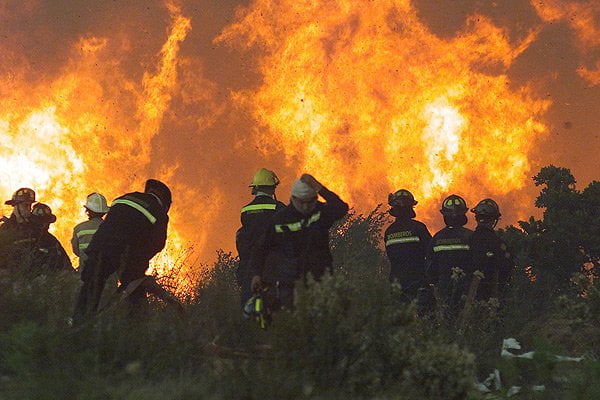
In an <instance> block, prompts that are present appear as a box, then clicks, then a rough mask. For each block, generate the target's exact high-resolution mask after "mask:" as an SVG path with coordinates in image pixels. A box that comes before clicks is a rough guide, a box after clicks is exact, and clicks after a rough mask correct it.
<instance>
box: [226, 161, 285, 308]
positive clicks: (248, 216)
mask: <svg viewBox="0 0 600 400" xmlns="http://www.w3.org/2000/svg"><path fill="white" fill-rule="evenodd" d="M279 182H280V181H279V178H278V177H277V175H275V173H274V172H273V171H269V170H268V169H266V168H261V169H259V170H258V171H256V173H255V174H254V178H253V179H252V183H251V184H250V186H249V187H251V188H252V191H251V193H252V195H254V200H252V201H251V202H250V203H248V204H246V205H245V206H244V207H242V211H241V216H240V219H241V221H242V227H241V228H240V229H238V231H237V233H236V235H235V245H236V247H237V251H238V254H239V257H240V263H239V265H238V270H237V271H236V275H237V280H238V284H239V285H240V288H241V291H242V296H241V303H242V306H243V305H245V304H246V302H247V301H248V299H250V297H251V296H252V290H251V287H250V283H251V280H252V272H251V271H250V257H251V256H252V250H253V248H254V247H255V245H256V242H257V238H258V237H259V236H260V234H261V233H262V232H263V231H264V230H265V229H266V226H267V224H268V223H269V220H270V218H271V216H272V215H273V214H274V213H275V211H276V210H278V209H281V208H283V207H285V204H283V203H282V202H280V201H278V200H277V197H276V196H275V189H277V185H279Z"/></svg>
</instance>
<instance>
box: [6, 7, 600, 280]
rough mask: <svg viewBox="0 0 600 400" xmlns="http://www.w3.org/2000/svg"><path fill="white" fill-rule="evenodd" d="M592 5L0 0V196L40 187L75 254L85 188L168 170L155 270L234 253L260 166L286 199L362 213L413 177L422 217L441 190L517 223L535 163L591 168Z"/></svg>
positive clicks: (599, 55)
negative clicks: (313, 183)
mask: <svg viewBox="0 0 600 400" xmlns="http://www.w3.org/2000/svg"><path fill="white" fill-rule="evenodd" d="M599 15H600V5H599V4H598V2H596V1H593V0H589V1H577V2H576V1H571V0H550V1H545V2H544V3H540V2H534V1H531V3H527V2H503V3H495V2H483V3H482V2H478V1H461V2H447V3H443V4H441V3H440V2H435V1H431V0H413V1H409V0H382V1H379V2H377V4H376V5H375V4H374V3H373V2H370V1H350V0H332V1H328V2H307V1H289V0H281V1H268V0H254V1H251V2H249V3H248V4H245V5H240V4H239V2H238V1H233V0H231V1H220V2H204V3H197V2H192V1H179V2H178V1H175V0H170V1H159V0H152V1H146V2H129V3H128V4H119V5H117V6H114V5H109V4H101V3H100V2H94V1H91V0H89V1H88V0H86V1H81V2H78V3H77V4H72V2H68V1H62V0H61V1H54V2H44V1H41V0H28V1H16V0H4V1H1V2H0V22H1V23H0V34H2V37H3V38H4V40H3V41H2V43H0V52H1V54H2V57H0V196H4V198H5V199H8V198H10V195H11V193H12V192H13V191H15V190H16V189H17V188H19V187H23V186H30V187H33V188H34V189H36V191H37V193H38V198H39V200H40V201H43V202H46V203H48V204H49V205H50V206H51V207H52V208H53V210H54V211H55V213H56V214H57V216H58V218H59V219H58V222H57V223H56V224H55V226H54V227H53V230H54V232H55V233H56V234H57V236H58V237H59V238H60V239H61V241H62V242H63V244H64V245H65V247H68V242H69V239H70V235H71V230H72V227H73V226H74V225H75V224H76V223H77V222H80V221H81V220H83V219H84V214H83V208H82V204H83V202H84V200H85V197H86V195H87V194H88V193H90V192H92V191H100V192H102V193H104V194H105V195H106V196H107V197H108V198H109V199H112V198H114V197H117V196H119V195H121V194H123V193H125V192H128V191H133V190H141V188H142V186H143V182H144V180H145V179H146V178H148V177H157V178H159V179H163V180H164V181H166V182H167V183H168V184H169V185H170V186H171V187H172V188H173V192H174V199H175V202H174V205H173V209H172V212H171V217H172V224H171V230H170V243H169V247H168V249H167V251H166V252H164V254H163V255H162V256H161V257H160V258H159V259H158V260H157V261H156V262H155V268H158V269H171V268H173V267H174V266H176V265H179V264H180V263H181V258H180V257H181V254H182V253H184V252H186V251H187V249H189V247H190V246H192V247H193V248H194V251H195V254H196V256H197V258H198V260H199V261H201V262H207V261H209V260H210V259H212V258H213V256H214V251H215V249H217V248H225V249H230V250H233V249H234V233H235V230H236V229H237V228H238V226H239V209H240V207H241V206H242V205H244V204H245V203H246V202H248V201H249V200H250V199H249V198H248V197H249V193H248V191H247V184H248V182H249V180H250V179H251V176H252V174H253V172H254V170H256V169H257V168H260V167H263V166H265V167H269V168H272V169H275V170H276V171H277V172H278V174H279V175H280V177H281V178H283V183H282V185H281V188H280V190H279V197H280V198H281V199H282V200H286V199H287V197H288V196H289V194H288V193H289V187H290V186H291V184H292V183H293V180H294V179H295V177H296V176H298V174H300V173H301V172H303V171H307V172H311V173H313V174H314V175H315V176H316V177H317V178H319V179H320V180H322V181H323V183H325V184H326V185H327V186H328V187H330V188H331V189H332V190H335V191H337V192H339V193H340V194H341V195H342V196H343V197H344V198H345V199H346V200H347V201H349V202H350V203H351V204H352V205H353V206H354V207H355V208H356V209H357V210H358V211H361V212H365V211H369V210H371V209H372V208H374V206H375V205H376V204H378V203H382V202H385V200H386V198H387V193H389V192H390V191H394V190H396V189H399V188H401V187H404V188H407V189H409V190H412V191H413V192H414V193H415V195H416V196H417V198H418V200H419V205H418V208H417V210H418V213H419V216H420V217H421V218H422V219H424V220H425V221H427V222H428V223H430V224H431V226H432V230H434V229H436V228H437V227H439V225H440V221H439V218H438V213H437V209H438V207H439V202H440V200H441V199H442V198H443V197H444V196H446V195H447V194H450V193H459V194H461V195H463V196H465V197H466V198H467V201H468V202H469V203H470V204H474V203H475V202H476V201H478V200H479V199H481V198H483V197H487V196H493V197H495V198H497V199H498V200H499V201H500V203H501V206H502V207H503V214H504V216H505V219H504V222H505V223H510V222H514V221H515V220H516V219H518V218H521V217H524V216H526V215H529V214H530V213H531V212H532V211H533V210H531V204H532V198H533V195H534V193H535V189H532V188H531V184H530V182H531V181H530V176H531V175H532V174H533V173H534V172H535V170H536V169H537V168H539V166H541V165H546V164H549V163H558V164H562V165H565V166H567V167H570V168H572V169H573V170H574V172H575V173H576V175H578V176H580V177H582V180H583V181H584V182H585V181H586V180H591V179H597V174H598V169H597V163H596V162H595V161H594V160H595V158H594V155H596V154H597V151H598V149H599V148H600V139H599V137H598V129H597V126H599V123H600V113H598V112H597V104H599V101H600V90H599V86H600V23H599V22H598V21H599ZM594 110H596V111H595V112H594ZM3 211H4V213H5V215H6V214H8V213H9V212H10V209H9V208H8V207H5V208H4V209H3ZM186 254H187V253H186Z"/></svg>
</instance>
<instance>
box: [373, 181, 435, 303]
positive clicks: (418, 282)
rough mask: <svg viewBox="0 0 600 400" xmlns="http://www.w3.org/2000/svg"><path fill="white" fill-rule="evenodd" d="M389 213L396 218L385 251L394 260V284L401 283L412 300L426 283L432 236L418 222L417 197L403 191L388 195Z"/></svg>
mask: <svg viewBox="0 0 600 400" xmlns="http://www.w3.org/2000/svg"><path fill="white" fill-rule="evenodd" d="M388 204H389V205H390V206H391V207H392V208H391V209H390V210H389V213H390V214H391V215H392V216H393V217H395V218H396V221H395V222H394V223H392V224H391V225H390V226H389V227H388V228H387V229H386V230H385V234H384V240H385V251H386V253H387V256H388V259H389V260H390V281H398V282H399V283H400V285H401V286H402V290H403V294H404V296H405V298H406V299H407V300H408V301H412V300H413V299H415V298H416V296H417V291H418V289H419V288H421V287H423V286H424V280H425V252H426V250H427V246H428V245H429V241H430V240H431V234H430V233H429V230H428V229H427V227H426V226H425V224H423V223H422V222H419V221H416V220H415V219H414V218H415V217H416V216H417V215H416V213H415V210H414V207H415V206H416V205H417V201H416V200H415V198H414V196H413V194H412V193H411V192H409V191H408V190H406V189H400V190H398V191H396V192H395V193H390V195H389V196H388Z"/></svg>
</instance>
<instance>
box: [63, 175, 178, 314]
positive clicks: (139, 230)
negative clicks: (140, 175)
mask: <svg viewBox="0 0 600 400" xmlns="http://www.w3.org/2000/svg"><path fill="white" fill-rule="evenodd" d="M170 206H171V191H170V190H169V188H168V187H167V186H166V185H165V184H164V183H162V182H160V181H158V180H155V179H149V180H148V181H146V186H145V189H144V193H140V192H133V193H127V194H125V195H123V196H121V197H119V198H117V199H116V200H114V201H113V203H112V205H111V207H110V210H109V211H108V213H107V214H106V219H105V221H104V222H103V223H102V224H101V225H100V226H99V228H98V230H97V231H96V233H95V234H94V236H93V237H92V241H91V242H90V244H89V246H88V247H87V249H86V250H85V253H86V254H87V257H88V259H87V261H86V263H85V265H84V267H83V271H82V272H81V280H82V281H83V286H82V288H81V291H80V294H79V299H78V301H77V304H76V306H75V313H74V318H73V319H74V321H75V322H80V321H82V320H83V319H85V318H86V317H87V316H88V315H89V314H92V313H94V312H95V311H96V310H97V308H98V303H99V301H100V297H101V295H102V290H103V289H104V285H105V284H106V280H107V279H108V277H109V276H110V275H111V274H112V273H114V272H117V274H118V278H119V281H120V284H121V285H120V287H119V288H120V290H122V291H125V293H126V294H127V299H128V301H129V302H130V303H131V304H133V305H139V304H141V303H143V302H144V301H145V298H146V292H147V285H145V284H144V283H145V281H146V276H145V272H146V270H147V269H148V267H149V262H150V259H151V258H152V257H154V256H155V255H156V254H157V253H158V252H160V251H161V250H162V249H163V248H164V247H165V242H166V238H167V225H168V223H169V217H168V215H167V213H168V211H169V208H170Z"/></svg>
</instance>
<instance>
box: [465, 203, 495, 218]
mask: <svg viewBox="0 0 600 400" xmlns="http://www.w3.org/2000/svg"><path fill="white" fill-rule="evenodd" d="M471 212H473V213H475V215H476V216H478V217H479V216H481V217H492V218H500V215H502V214H500V207H498V203H496V202H495V201H494V200H492V199H483V200H481V201H480V202H479V203H477V205H476V206H475V208H472V209H471Z"/></svg>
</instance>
